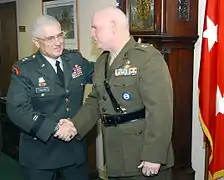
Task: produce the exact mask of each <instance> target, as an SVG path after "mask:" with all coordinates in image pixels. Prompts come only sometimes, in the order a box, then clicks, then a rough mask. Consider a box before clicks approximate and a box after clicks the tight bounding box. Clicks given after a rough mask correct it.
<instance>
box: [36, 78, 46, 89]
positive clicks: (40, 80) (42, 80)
mask: <svg viewBox="0 0 224 180" xmlns="http://www.w3.org/2000/svg"><path fill="white" fill-rule="evenodd" d="M38 83H39V86H40V87H43V86H46V82H45V79H44V78H43V77H40V78H39V79H38Z"/></svg>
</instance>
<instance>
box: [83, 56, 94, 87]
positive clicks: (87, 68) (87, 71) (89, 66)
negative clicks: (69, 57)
mask: <svg viewBox="0 0 224 180" xmlns="http://www.w3.org/2000/svg"><path fill="white" fill-rule="evenodd" d="M83 59H84V75H85V79H86V82H87V83H88V84H92V83H93V72H94V64H95V63H94V62H91V61H88V60H87V59H85V58H83Z"/></svg>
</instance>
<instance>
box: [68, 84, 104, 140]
mask: <svg viewBox="0 0 224 180" xmlns="http://www.w3.org/2000/svg"><path fill="white" fill-rule="evenodd" d="M99 119H100V111H99V94H98V92H97V89H96V88H95V85H93V87H92V92H91V93H90V94H89V95H88V97H87V98H86V101H85V103H84V104H83V106H82V107H81V109H80V110H79V111H78V113H77V114H76V115H75V117H74V118H73V119H72V122H73V123H74V125H75V127H76V129H77V131H78V134H79V136H77V137H78V139H80V138H84V137H85V136H86V134H87V133H88V132H89V131H90V130H91V129H92V128H93V126H94V125H95V124H96V123H97V121H98V120H99Z"/></svg>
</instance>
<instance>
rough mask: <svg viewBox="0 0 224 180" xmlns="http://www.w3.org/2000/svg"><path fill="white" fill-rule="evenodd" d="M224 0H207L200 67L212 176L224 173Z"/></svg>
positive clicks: (202, 116) (202, 114)
mask: <svg viewBox="0 0 224 180" xmlns="http://www.w3.org/2000/svg"><path fill="white" fill-rule="evenodd" d="M223 13H224V0H207V2H206V9H205V16H204V27H203V35H202V49H201V62H200V71H199V81H198V87H199V108H200V112H199V117H200V121H201V124H202V129H203V132H204V134H205V136H206V137H207V139H208V141H209V151H210V157H209V179H218V178H221V177H224V16H223Z"/></svg>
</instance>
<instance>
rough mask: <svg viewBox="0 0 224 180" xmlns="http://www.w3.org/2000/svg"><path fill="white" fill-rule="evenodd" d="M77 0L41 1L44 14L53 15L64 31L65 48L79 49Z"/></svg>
mask: <svg viewBox="0 0 224 180" xmlns="http://www.w3.org/2000/svg"><path fill="white" fill-rule="evenodd" d="M77 5H78V4H77V0H55V1H47V2H43V10H44V14H47V15H50V16H53V17H55V18H56V19H57V20H58V21H59V22H60V24H61V27H62V31H64V32H65V34H66V35H65V48H66V49H79V33H78V23H77V19H78V18H77V8H78V7H77Z"/></svg>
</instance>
